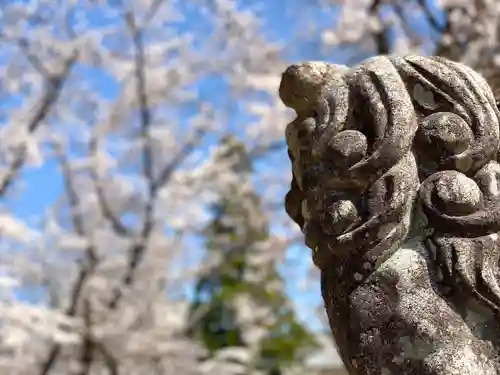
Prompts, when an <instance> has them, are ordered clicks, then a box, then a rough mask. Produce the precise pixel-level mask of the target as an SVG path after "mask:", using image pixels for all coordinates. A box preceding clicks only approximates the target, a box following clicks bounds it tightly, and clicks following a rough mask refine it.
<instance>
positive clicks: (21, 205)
mask: <svg viewBox="0 0 500 375" xmlns="http://www.w3.org/2000/svg"><path fill="white" fill-rule="evenodd" d="M240 3H241V5H242V6H248V5H253V4H255V3H257V2H255V1H251V0H241V1H240ZM259 3H260V2H259ZM304 4H305V2H304V1H302V0H273V1H267V2H265V1H263V2H262V8H261V9H262V15H263V20H264V25H263V30H264V32H265V33H266V35H268V36H269V38H270V39H272V40H275V41H279V42H281V43H284V44H289V43H290V40H291V39H292V38H294V37H296V35H297V34H300V33H301V27H303V24H302V23H301V20H297V19H293V18H292V17H291V16H290V14H289V13H288V12H286V9H287V8H288V9H290V8H292V7H298V6H302V7H303V8H302V10H301V13H300V14H302V15H303V17H304V19H308V20H311V19H314V20H315V21H316V22H317V25H318V26H327V25H329V24H332V21H333V20H334V19H335V17H336V12H334V11H332V12H331V13H322V12H321V11H318V9H317V8H315V7H313V6H311V5H304ZM284 10H285V11H284ZM93 22H94V23H95V26H96V27H98V26H100V25H102V23H103V22H104V20H103V19H102V17H101V15H100V14H99V13H96V14H95V15H94V16H93ZM417 23H420V25H421V27H419V28H420V29H421V30H422V33H423V34H428V32H429V28H428V27H426V25H425V24H424V23H422V22H421V21H418V20H417ZM179 27H180V28H181V29H182V28H187V29H191V28H194V29H198V30H203V27H204V26H203V20H202V19H201V18H200V16H199V15H197V14H196V13H195V12H193V13H190V14H189V17H187V20H186V22H185V23H184V24H183V25H180V26H179ZM429 36H430V34H429ZM294 50H295V52H294V53H293V54H291V55H289V56H287V58H288V59H289V60H290V61H297V60H318V59H326V60H328V61H332V62H343V61H342V57H343V56H341V55H338V54H335V53H333V52H332V53H331V54H329V55H326V56H325V55H324V54H322V53H321V51H320V49H319V46H318V44H317V43H315V42H310V41H307V40H305V41H303V42H302V43H301V45H300V46H299V47H298V48H294ZM85 75H86V77H87V79H89V80H91V81H92V82H93V84H94V85H95V87H96V88H97V89H98V90H100V91H101V92H102V93H103V95H104V96H105V97H107V98H109V99H111V98H113V96H114V95H116V92H117V87H116V84H115V82H113V81H112V80H111V79H110V78H109V77H108V76H106V75H104V74H102V73H101V72H99V71H90V70H89V71H86V72H85ZM221 83H222V81H221V80H218V79H209V80H207V81H205V82H203V84H202V85H200V86H199V90H200V93H201V94H202V96H213V92H217V93H218V96H220V93H221V92H223V90H224V86H223V85H222V86H221ZM232 121H235V122H244V121H245V118H244V116H243V114H242V113H241V112H239V111H238V110H235V112H234V113H233V117H232ZM284 156H286V155H284ZM283 160H286V159H283ZM22 180H23V185H24V190H23V191H22V194H21V195H20V196H19V197H17V198H16V199H11V198H8V200H5V198H4V200H3V202H2V203H3V204H5V205H6V206H8V207H9V208H10V209H11V210H12V211H13V212H14V213H15V214H16V215H18V216H20V217H22V218H25V219H29V218H31V217H37V216H40V215H43V213H44V211H45V210H46V209H47V208H48V207H50V206H51V205H52V204H53V203H54V201H55V200H56V199H57V198H58V197H59V196H60V195H61V193H62V178H61V175H60V173H59V167H58V165H57V164H56V163H55V162H54V161H53V160H50V159H49V160H47V162H46V163H45V164H44V165H43V166H42V167H40V168H25V169H24V170H23V172H22ZM289 255H290V259H294V260H295V261H294V263H296V264H297V263H302V266H300V265H299V264H297V270H296V271H297V272H298V273H299V274H301V275H304V274H305V272H307V267H306V265H307V263H308V260H307V257H309V252H308V250H307V249H305V248H304V247H299V246H296V247H294V248H292V249H291V250H290V253H289ZM302 259H303V260H302ZM288 292H289V294H290V296H291V297H292V298H294V299H295V301H296V302H297V303H298V305H299V306H301V305H304V306H309V305H310V304H311V303H314V304H317V303H318V302H319V301H320V294H319V285H318V286H317V293H313V294H311V293H304V292H303V291H301V290H299V289H297V288H296V285H295V284H293V283H291V284H290V285H289V286H288ZM302 318H303V319H304V320H306V321H308V322H309V323H310V324H311V325H312V326H313V327H316V326H317V321H316V318H315V317H314V316H307V315H304V316H302Z"/></svg>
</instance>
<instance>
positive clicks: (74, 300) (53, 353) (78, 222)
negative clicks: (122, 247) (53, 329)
mask: <svg viewBox="0 0 500 375" xmlns="http://www.w3.org/2000/svg"><path fill="white" fill-rule="evenodd" d="M58 154H59V162H60V165H61V170H62V175H63V178H64V185H65V190H66V195H67V197H68V204H69V207H70V214H71V219H72V224H73V227H74V229H75V232H76V233H77V234H78V235H79V236H81V237H85V229H84V224H83V218H82V215H81V212H80V208H81V205H80V199H79V197H78V194H77V193H76V190H75V187H74V186H73V176H72V173H71V169H70V165H69V162H68V160H67V157H66V155H65V154H64V153H63V152H61V151H60V150H59V152H58ZM97 263H98V257H97V254H96V249H95V246H94V245H93V243H92V241H90V239H89V245H88V246H87V248H86V250H85V259H83V260H82V261H81V264H80V270H79V272H78V276H77V278H76V281H75V284H74V286H73V290H72V292H71V297H70V304H69V306H68V307H67V309H66V315H68V316H70V317H72V316H75V315H76V313H77V307H78V303H79V300H80V297H81V294H82V291H83V286H84V284H85V282H86V281H87V279H88V277H89V276H90V275H91V274H92V273H93V271H94V269H95V268H96V266H97ZM60 352H61V345H60V344H55V345H53V346H52V348H51V349H50V351H49V353H48V355H47V358H46V359H45V361H44V362H43V363H42V366H41V371H40V375H47V374H49V372H50V370H51V369H52V368H53V366H54V365H55V363H56V361H57V358H58V357H59V354H60Z"/></svg>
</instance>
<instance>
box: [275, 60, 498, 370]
mask: <svg viewBox="0 0 500 375" xmlns="http://www.w3.org/2000/svg"><path fill="white" fill-rule="evenodd" d="M280 97H281V99H282V101H283V102H284V104H285V105H287V106H289V107H291V108H293V109H295V111H296V112H297V118H296V119H295V120H294V121H293V122H292V123H290V124H289V125H288V127H287V131H286V138H287V143H288V147H289V156H290V159H291V161H292V167H293V180H292V184H291V189H290V192H289V193H288V195H287V197H286V203H285V206H286V210H287V213H288V214H289V215H290V217H291V218H292V219H293V220H294V221H295V222H296V223H297V224H298V225H299V226H300V227H301V228H302V230H303V233H304V236H305V240H306V244H307V246H308V247H310V248H311V249H312V252H313V260H314V263H315V265H316V266H317V267H319V268H320V270H321V282H322V293H323V298H324V301H325V307H326V310H327V313H328V316H329V321H330V326H331V330H332V333H333V335H334V337H335V340H336V342H337V345H338V348H339V353H340V355H341V357H342V359H343V361H344V363H345V365H346V367H347V369H348V371H349V372H350V374H359V375H368V374H370V375H372V374H377V375H389V374H393V375H406V374H408V375H409V374H415V375H427V374H429V375H438V374H439V375H441V374H442V375H451V374H457V375H486V374H488V375H490V374H491V375H493V374H500V358H499V354H500V318H499V313H500V285H499V280H500V279H499V278H500V274H499V271H500V268H499V258H500V237H499V233H500V164H499V163H498V162H497V154H498V150H499V119H500V113H499V111H498V108H497V106H496V103H495V98H494V96H493V93H492V92H491V89H490V87H489V86H488V84H487V83H486V81H485V80H484V79H483V78H482V77H481V76H480V75H479V74H478V73H476V72H475V71H473V70H472V69H470V68H468V67H466V66H464V65H462V64H459V63H455V62H452V61H448V60H446V59H443V58H439V57H421V56H408V57H387V56H379V57H375V58H372V59H369V60H366V61H365V62H363V63H362V64H360V65H358V66H356V67H353V68H348V67H345V66H338V65H332V64H326V63H304V64H298V65H292V66H290V67H289V68H288V69H287V70H286V71H285V72H284V74H283V77H282V82H281V86H280Z"/></svg>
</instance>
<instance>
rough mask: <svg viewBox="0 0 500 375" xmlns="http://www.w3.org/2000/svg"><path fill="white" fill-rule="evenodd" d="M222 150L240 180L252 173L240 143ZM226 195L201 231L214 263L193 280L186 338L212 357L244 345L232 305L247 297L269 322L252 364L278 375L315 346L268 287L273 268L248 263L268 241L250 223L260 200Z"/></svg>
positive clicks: (263, 226) (230, 141)
mask: <svg viewBox="0 0 500 375" xmlns="http://www.w3.org/2000/svg"><path fill="white" fill-rule="evenodd" d="M223 146H224V147H223V150H224V151H223V152H221V158H231V159H232V160H233V161H234V163H233V164H232V165H233V168H234V171H235V172H236V173H238V174H241V175H242V176H244V175H245V174H246V173H250V172H251V171H252V168H251V162H250V161H249V158H248V156H247V154H246V151H245V148H244V146H243V145H242V144H241V143H238V142H237V141H235V139H234V138H229V137H228V138H226V139H224V141H223ZM229 192H230V194H227V195H225V196H224V197H223V198H221V200H220V201H219V202H218V204H217V205H216V206H215V207H213V209H214V213H215V216H214V219H213V221H212V222H211V223H210V225H209V226H208V227H207V228H206V230H205V238H206V248H207V251H208V255H209V256H210V257H216V258H217V259H219V262H218V263H217V264H216V265H214V266H213V267H211V268H210V269H209V270H207V271H206V272H205V274H203V275H202V276H201V277H200V278H199V280H198V282H197V285H196V289H195V298H194V301H193V303H192V306H191V318H192V322H193V324H192V329H191V331H190V334H191V335H192V336H194V337H197V338H198V339H200V340H201V341H202V342H203V343H204V345H205V347H206V348H207V349H208V350H209V352H210V354H211V355H213V354H214V353H215V352H216V351H217V350H220V349H222V348H225V347H229V346H246V343H245V342H244V340H243V333H242V331H241V327H239V326H238V323H237V321H236V319H237V311H236V308H235V306H234V304H233V303H232V302H234V301H235V298H236V297H238V296H241V295H246V296H247V297H249V298H250V299H251V300H252V303H253V304H255V305H256V306H260V307H265V308H267V309H269V310H270V311H272V315H273V319H271V321H272V323H267V326H265V329H266V330H267V332H268V333H267V336H266V337H265V339H264V340H263V341H262V342H261V346H260V358H259V361H258V364H257V366H258V367H260V368H262V369H265V370H266V372H267V373H268V374H279V373H281V371H280V370H281V369H282V368H284V367H286V366H288V365H291V364H293V363H294V362H296V361H301V360H302V359H303V357H304V355H306V354H307V353H309V350H310V349H314V348H315V347H316V342H315V340H314V336H313V335H312V334H311V333H310V332H308V330H307V329H306V328H305V327H304V326H303V325H301V324H300V323H299V322H298V320H297V317H296V316H295V313H294V310H293V308H292V306H291V304H290V301H289V299H288V296H286V294H285V293H284V291H282V290H275V289H276V288H274V289H271V288H270V287H269V286H270V285H271V284H274V285H275V284H276V281H279V282H282V280H281V276H280V274H279V273H278V271H277V270H276V266H275V264H273V262H268V263H266V264H265V265H262V264H259V265H253V264H252V263H251V262H249V259H250V257H251V256H252V255H254V254H257V253H258V252H260V251H261V250H260V249H259V246H258V245H259V244H261V243H262V242H263V241H266V240H267V239H268V238H269V230H268V224H267V222H266V221H265V220H258V221H256V220H250V217H254V218H255V210H257V213H258V212H259V207H260V204H261V202H260V199H259V196H258V195H257V194H256V193H255V192H253V191H243V190H242V189H240V188H239V187H238V186H235V187H230V188H229ZM250 210H253V213H252V212H250ZM252 215H253V216H252ZM257 216H258V215H257ZM260 217H261V218H263V215H260ZM257 268H258V269H257ZM252 271H254V272H257V271H258V274H259V275H262V276H261V277H260V278H259V279H258V280H252V282H249V281H247V280H246V279H245V274H246V273H247V272H252ZM262 326H263V325H261V327H262Z"/></svg>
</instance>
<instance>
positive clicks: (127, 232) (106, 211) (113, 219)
mask: <svg viewBox="0 0 500 375" xmlns="http://www.w3.org/2000/svg"><path fill="white" fill-rule="evenodd" d="M98 147H99V140H98V136H94V137H93V138H92V139H91V140H90V153H91V155H92V156H93V157H94V159H95V158H96V155H97V150H98ZM90 174H91V177H92V180H93V182H94V186H95V190H96V195H97V200H98V203H99V207H100V209H101V213H102V215H103V216H104V218H105V219H106V220H107V221H108V222H109V223H110V224H111V227H112V228H113V230H114V231H115V233H117V234H118V235H120V236H123V237H131V236H132V230H131V229H129V228H127V227H126V226H125V224H123V223H122V221H121V220H120V219H119V218H118V217H117V216H116V215H115V214H114V213H113V210H112V209H111V207H110V206H109V204H108V200H107V198H106V196H105V193H104V188H103V184H102V181H101V177H100V176H99V175H98V173H97V170H96V166H95V165H94V167H93V168H92V169H91V172H90Z"/></svg>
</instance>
